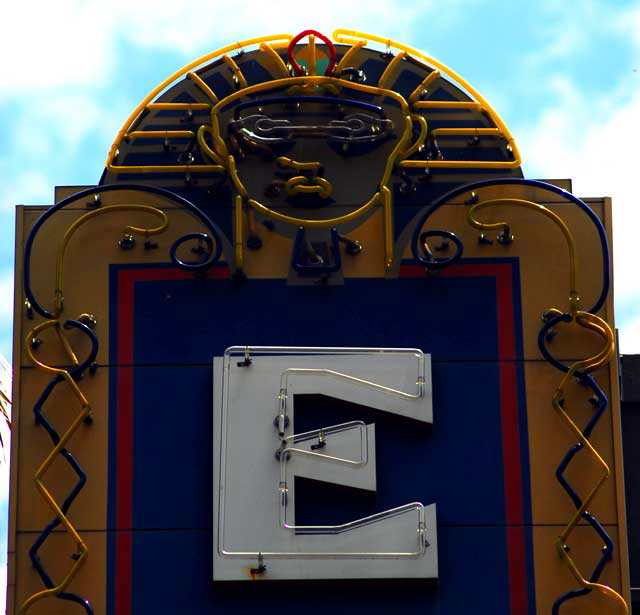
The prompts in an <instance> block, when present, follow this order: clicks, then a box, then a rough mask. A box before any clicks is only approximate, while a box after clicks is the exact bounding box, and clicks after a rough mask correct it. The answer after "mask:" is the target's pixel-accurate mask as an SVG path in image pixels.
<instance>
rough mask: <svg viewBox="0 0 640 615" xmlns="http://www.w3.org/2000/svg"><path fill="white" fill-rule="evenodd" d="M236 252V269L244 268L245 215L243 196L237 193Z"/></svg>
mask: <svg viewBox="0 0 640 615" xmlns="http://www.w3.org/2000/svg"><path fill="white" fill-rule="evenodd" d="M235 216H236V219H235V223H236V224H235V227H236V236H235V254H236V269H242V268H243V267H244V238H243V230H244V229H243V224H244V216H243V214H242V197H241V196H240V195H239V194H236V211H235Z"/></svg>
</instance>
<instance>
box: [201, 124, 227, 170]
mask: <svg viewBox="0 0 640 615" xmlns="http://www.w3.org/2000/svg"><path fill="white" fill-rule="evenodd" d="M205 132H208V133H209V134H211V129H210V128H209V126H207V125H206V124H202V126H200V128H198V145H199V146H200V150H201V151H202V153H203V154H204V155H205V157H208V158H209V159H210V160H211V161H213V162H214V163H215V164H216V165H219V166H220V168H221V169H224V165H223V162H222V158H220V156H218V154H217V153H216V152H214V151H213V150H212V149H211V148H210V147H209V144H208V143H207V141H206V139H205V138H204V133H205Z"/></svg>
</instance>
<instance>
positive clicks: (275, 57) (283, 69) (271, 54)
mask: <svg viewBox="0 0 640 615" xmlns="http://www.w3.org/2000/svg"><path fill="white" fill-rule="evenodd" d="M260 51H263V52H264V53H266V54H267V57H268V58H269V59H270V60H271V63H272V64H273V65H274V66H275V69H276V71H277V72H279V73H280V74H281V76H282V77H283V78H286V77H289V69H288V68H287V65H286V64H285V63H284V60H283V59H282V58H281V57H280V54H279V53H277V52H276V50H275V49H274V48H273V47H272V46H271V45H269V44H268V43H260Z"/></svg>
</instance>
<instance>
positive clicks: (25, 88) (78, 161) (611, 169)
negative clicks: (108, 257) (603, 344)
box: [0, 0, 640, 612]
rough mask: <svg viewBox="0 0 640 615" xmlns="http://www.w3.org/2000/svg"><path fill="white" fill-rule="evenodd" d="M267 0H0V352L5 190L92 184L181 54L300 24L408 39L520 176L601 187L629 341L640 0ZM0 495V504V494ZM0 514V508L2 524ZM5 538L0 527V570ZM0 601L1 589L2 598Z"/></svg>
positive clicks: (580, 190)
mask: <svg viewBox="0 0 640 615" xmlns="http://www.w3.org/2000/svg"><path fill="white" fill-rule="evenodd" d="M278 6H280V4H279V3H275V2H265V1H264V0H260V1H258V0H235V1H234V2H226V3H222V2H220V1H219V0H209V1H204V0H191V1H190V2H188V3H178V2H174V3H159V2H151V1H150V0H141V1H136V0H112V1H107V0H101V1H94V0H86V1H79V0H57V1H56V2H50V1H48V0H47V1H45V0H38V1H36V2H12V3H6V4H5V5H4V6H3V10H2V13H3V25H4V28H3V33H2V37H0V58H2V60H0V139H1V143H2V148H1V149H0V354H3V355H4V356H5V357H8V358H10V357H11V335H12V327H11V319H12V310H13V294H12V293H13V261H14V220H15V217H14V206H15V205H16V204H29V205H49V204H51V202H52V199H53V188H54V186H56V185H74V184H77V185H87V184H94V183H97V181H98V179H99V177H100V174H101V172H102V169H103V166H104V161H105V157H106V154H107V151H108V149H109V146H110V145H111V143H112V141H113V139H114V137H115V134H116V132H117V131H118V130H119V128H120V126H121V125H122V123H123V122H124V120H125V119H126V117H127V116H128V115H129V113H130V112H131V110H132V109H133V108H134V107H135V106H136V105H137V104H138V103H139V102H140V100H141V99H142V98H143V97H144V96H145V95H146V94H147V93H148V92H149V91H150V90H151V89H152V88H153V87H155V86H156V85H157V84H158V83H159V82H161V81H162V80H163V79H164V78H165V77H167V76H168V75H169V74H171V73H173V72H174V71H175V70H177V69H178V68H180V67H181V66H183V65H185V64H187V63H188V62H190V61H191V60H192V59H194V58H196V57H199V56H201V55H204V54H205V53H207V52H209V51H212V50H214V49H216V48H218V47H221V46H223V45H225V44H228V43H230V42H232V41H235V40H243V39H246V38H250V37H253V36H260V35H264V34H273V33H283V32H286V33H291V34H296V33H298V32H300V31H301V30H304V29H307V28H314V29H316V30H319V31H321V32H324V33H326V34H327V35H330V34H331V32H332V31H333V30H334V29H335V28H337V27H341V28H351V29H354V30H361V31H365V32H371V33H375V34H378V35H380V36H384V37H388V38H391V39H395V40H399V41H402V42H404V43H406V44H409V45H412V46H414V47H418V48H420V49H422V50H423V51H425V52H426V53H428V54H429V55H431V56H433V57H434V58H437V59H438V60H440V61H441V62H443V63H444V64H446V65H447V66H449V67H451V68H453V69H454V70H455V71H456V72H458V73H459V74H460V75H462V76H463V77H464V78H465V79H467V81H469V82H470V83H471V84H473V85H474V87H475V88H476V89H477V90H478V91H480V92H481V93H482V95H483V96H484V97H485V98H486V99H487V100H488V101H489V103H490V104H491V105H492V106H493V108H494V109H495V110H496V111H497V112H498V113H499V114H500V115H501V116H502V118H503V119H504V120H505V122H506V124H507V126H509V128H510V130H511V132H512V134H513V135H514V137H515V139H516V141H517V143H518V145H519V148H520V151H521V153H522V157H523V170H524V173H525V176H526V177H529V178H572V179H573V192H574V193H575V194H576V195H578V196H581V197H600V196H611V197H612V198H613V224H614V228H613V232H614V244H613V245H614V248H613V252H614V264H615V279H614V282H615V305H616V325H617V327H618V328H619V331H620V334H619V335H620V337H619V339H620V351H621V352H623V353H625V354H631V353H640V280H639V279H638V274H637V270H636V267H637V265H636V262H637V255H636V254H635V253H634V249H635V248H634V245H635V242H636V241H637V238H636V234H637V231H636V227H637V226H638V224H640V199H639V198H638V189H637V188H634V185H633V182H634V180H635V175H636V174H637V173H638V172H639V170H640V169H639V166H638V162H639V161H640V156H639V154H638V150H639V148H640V1H638V0H636V1H625V0H609V1H604V0H603V1H589V0H581V1H572V0H563V1H562V2H560V1H559V0H537V1H536V2H530V1H529V2H524V1H522V0H511V1H509V2H506V1H481V0H447V2H442V1H439V0H403V1H402V2H399V1H397V0H350V1H349V2H344V0H325V1H324V2H322V3H318V4H313V10H302V5H296V6H297V8H295V9H294V8H286V9H282V10H279V9H278ZM282 6H285V5H284V4H283V5H282ZM287 6H293V5H289V4H287ZM310 6H311V5H309V7H310ZM4 469H5V470H6V464H4ZM0 470H2V468H0ZM5 483H6V481H5V480H1V481H0V487H1V485H3V484H5ZM5 492H6V487H5ZM2 502H5V504H4V506H5V507H6V495H4V496H2V495H1V494H0V506H2ZM3 523H4V524H5V525H6V521H4V522H3V520H2V515H0V534H2V535H3V534H4V532H2V529H3ZM5 552H6V548H3V544H2V542H0V583H2V581H3V578H4V575H5V574H6V573H5V572H3V571H4V568H3V563H4V559H3V558H4V553H5ZM3 600H4V597H3V596H2V592H0V612H3V611H4V608H3Z"/></svg>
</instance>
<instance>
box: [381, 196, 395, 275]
mask: <svg viewBox="0 0 640 615" xmlns="http://www.w3.org/2000/svg"><path fill="white" fill-rule="evenodd" d="M380 193H381V194H382V206H383V214H384V266H385V268H386V269H389V268H390V267H391V265H393V206H392V204H391V190H389V187H388V186H382V188H380Z"/></svg>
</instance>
